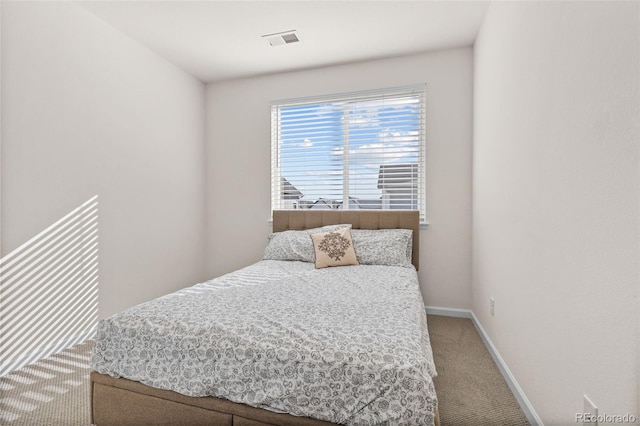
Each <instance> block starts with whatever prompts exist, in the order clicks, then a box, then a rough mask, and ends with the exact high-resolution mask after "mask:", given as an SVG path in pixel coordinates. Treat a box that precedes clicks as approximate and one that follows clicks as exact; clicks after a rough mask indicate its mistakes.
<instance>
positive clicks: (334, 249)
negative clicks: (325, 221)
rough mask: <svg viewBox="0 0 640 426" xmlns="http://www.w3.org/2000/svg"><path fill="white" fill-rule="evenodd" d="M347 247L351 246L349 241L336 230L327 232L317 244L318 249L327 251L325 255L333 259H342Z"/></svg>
mask: <svg viewBox="0 0 640 426" xmlns="http://www.w3.org/2000/svg"><path fill="white" fill-rule="evenodd" d="M349 247H351V241H349V240H348V239H346V238H345V237H343V236H342V235H340V234H338V233H337V232H329V233H328V234H326V235H325V236H324V238H322V240H320V243H319V244H318V249H320V250H322V251H323V252H325V253H327V256H329V257H330V258H332V259H333V260H340V259H342V258H343V257H344V255H345V254H346V250H347V249H348V248H349Z"/></svg>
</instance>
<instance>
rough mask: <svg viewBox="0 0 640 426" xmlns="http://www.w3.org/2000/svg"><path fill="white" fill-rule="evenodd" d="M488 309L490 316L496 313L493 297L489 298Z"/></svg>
mask: <svg viewBox="0 0 640 426" xmlns="http://www.w3.org/2000/svg"><path fill="white" fill-rule="evenodd" d="M489 309H490V312H491V316H492V317H493V316H495V313H496V301H495V300H494V299H493V297H490V298H489Z"/></svg>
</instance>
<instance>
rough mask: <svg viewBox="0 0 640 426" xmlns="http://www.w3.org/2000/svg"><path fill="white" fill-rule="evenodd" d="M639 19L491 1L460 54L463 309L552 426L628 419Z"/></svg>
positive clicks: (633, 383)
mask: <svg viewBox="0 0 640 426" xmlns="http://www.w3.org/2000/svg"><path fill="white" fill-rule="evenodd" d="M639 16H640V14H639V5H638V3H620V2H582V3H580V2H513V3H506V2H503V3H500V2H498V3H493V4H492V5H491V7H490V9H489V11H488V14H487V17H486V19H485V21H484V23H483V26H482V29H481V31H480V34H479V37H478V39H477V41H476V45H475V49H474V55H475V56H474V59H475V70H474V148H473V149H474V161H473V185H474V188H473V285H472V289H473V310H474V312H475V313H476V315H477V316H478V318H479V320H480V322H481V323H482V325H483V327H484V328H485V329H486V330H487V332H488V334H489V335H490V338H491V339H492V340H493V342H494V344H495V345H496V347H497V348H498V351H499V352H500V354H501V355H502V357H503V358H504V359H505V360H506V362H507V364H508V365H509V367H510V369H511V371H512V372H513V373H514V374H515V377H516V378H517V380H518V382H519V384H520V385H521V387H522V388H523V390H524V392H525V394H526V395H527V397H528V398H529V400H530V401H531V402H532V404H533V406H534V407H535V409H536V411H537V412H538V414H539V415H540V417H541V418H542V420H543V421H544V422H545V423H546V424H550V425H551V424H572V423H575V413H577V412H581V411H582V408H583V399H582V398H583V394H587V395H588V396H589V397H591V399H592V400H593V401H594V402H595V404H596V405H598V407H599V409H600V413H601V414H603V413H607V414H610V415H613V414H625V413H630V414H635V415H636V416H638V399H639V394H638V369H639V365H638V362H639V361H638V360H639V358H640V352H639V350H638V337H639V335H638V323H639V321H638V319H639V318H638V312H639V308H640V306H639V303H638V293H639V276H640V275H639V274H640V270H639V266H638V265H639V259H640V247H639V245H640V244H639V232H640V229H639V220H638V218H639V217H640V208H639V190H640V185H639V178H640V173H639V160H640V156H639V145H638V141H639V140H640V138H639V136H640V129H639V121H640V120H639V107H638V105H639V103H640V98H639V94H638V90H639V78H640V58H639V50H640V44H639V43H640V32H639V31H640V27H639ZM489 297H494V298H495V300H496V308H495V317H491V316H490V315H489Z"/></svg>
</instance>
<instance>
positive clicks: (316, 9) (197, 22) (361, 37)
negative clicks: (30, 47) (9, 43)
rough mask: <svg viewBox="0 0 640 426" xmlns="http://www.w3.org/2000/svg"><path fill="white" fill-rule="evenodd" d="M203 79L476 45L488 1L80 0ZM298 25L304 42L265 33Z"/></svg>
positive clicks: (88, 8) (296, 27)
mask: <svg viewBox="0 0 640 426" xmlns="http://www.w3.org/2000/svg"><path fill="white" fill-rule="evenodd" d="M78 4H79V5H80V6H82V7H83V8H85V9H86V10H88V11H89V12H91V13H92V14H94V15H96V16H97V17H99V18H101V19H103V20H104V21H106V22H107V23H108V24H110V25H112V26H114V27H115V28H117V29H119V30H121V31H122V32H123V33H125V34H127V35H129V36H130V37H132V38H133V39H135V40H137V41H139V42H140V43H142V44H144V45H146V46H148V47H149V48H150V49H151V50H153V51H155V52H156V53H158V54H159V55H160V56H163V57H165V58H166V59H167V60H169V61H170V62H172V63H174V64H176V65H177V66H179V67H180V68H182V69H183V70H185V71H187V72H188V73H190V74H192V75H194V76H195V77H197V78H198V79H200V80H202V81H203V82H214V81H220V80H227V79H233V78H239V77H247V76H254V75H259V74H268V73H275V72H283V71H291V70H298V69H304V68H313V67H320V66H326V65H334V64H340V63H347V62H357V61H363V60H370V59H377V58H384V57H392V56H399V55H405V54H410V53H417V52H424V51H428V50H436V49H444V48H450V47H459V46H470V45H471V44H473V42H474V40H475V37H476V35H477V33H478V30H479V28H480V25H481V23H482V19H483V18H484V15H485V12H486V9H487V6H488V2H486V1H469V2H465V1H398V0H396V1H357V0H351V1H178V0H175V1H154V0H147V1H79V2H78ZM294 29H295V30H296V31H297V34H298V37H299V38H300V40H301V42H299V43H294V44H287V45H282V46H270V45H269V43H268V42H267V41H266V40H265V39H263V38H262V37H261V36H262V35H264V34H271V33H276V32H282V31H288V30H294Z"/></svg>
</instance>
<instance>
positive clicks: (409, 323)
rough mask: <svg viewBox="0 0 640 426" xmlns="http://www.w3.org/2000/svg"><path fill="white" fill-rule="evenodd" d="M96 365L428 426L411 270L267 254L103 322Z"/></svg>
mask: <svg viewBox="0 0 640 426" xmlns="http://www.w3.org/2000/svg"><path fill="white" fill-rule="evenodd" d="M91 367H92V368H93V369H94V370H95V371H97V372H98V373H102V374H108V375H110V376H113V377H124V378H127V379H130V380H135V381H139V382H141V383H144V384H146V385H149V386H152V387H155V388H159V389H168V390H173V391H176V392H178V393H181V394H184V395H187V396H195V397H198V396H215V397H218V398H225V399H228V400H230V401H233V402H238V403H243V404H247V405H251V406H254V407H258V408H263V409H267V410H271V411H275V412H286V413H290V414H293V415H298V416H307V417H313V418H317V419H321V420H327V421H330V422H333V423H339V424H348V425H372V424H412V425H423V424H424V425H430V424H433V421H434V415H435V412H436V407H437V401H436V395H435V390H434V387H433V381H432V378H433V377H435V375H436V371H435V366H434V364H433V356H432V353H431V348H430V343H429V335H428V330H427V323H426V315H425V312H424V306H423V302H422V297H421V295H420V291H419V287H418V280H417V274H416V271H415V269H414V268H412V267H411V268H406V267H394V266H379V265H359V266H345V267H335V268H326V269H315V268H314V265H313V264H312V263H305V262H292V261H271V260H263V261H260V262H258V263H256V264H254V265H251V266H249V267H247V268H244V269H240V270H238V271H235V272H233V273H230V274H227V275H224V276H222V277H219V278H216V279H214V280H211V281H208V282H205V283H201V284H197V285H195V286H193V287H189V288H187V289H183V290H180V291H177V292H175V293H172V294H169V295H166V296H163V297H160V298H158V299H155V300H152V301H150V302H147V303H144V304H141V305H137V306H135V307H133V308H130V309H128V310H126V311H123V312H122V313H119V314H116V315H114V316H112V317H110V318H107V319H103V320H101V321H100V323H99V324H98V329H97V334H96V342H95V345H94V351H93V354H92V358H91Z"/></svg>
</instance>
